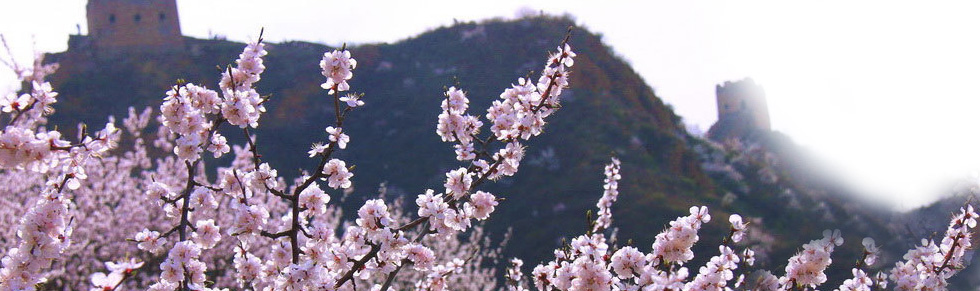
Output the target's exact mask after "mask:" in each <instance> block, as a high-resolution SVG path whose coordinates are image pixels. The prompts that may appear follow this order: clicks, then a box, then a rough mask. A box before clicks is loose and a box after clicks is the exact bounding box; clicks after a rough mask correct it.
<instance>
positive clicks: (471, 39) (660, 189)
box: [46, 16, 948, 286]
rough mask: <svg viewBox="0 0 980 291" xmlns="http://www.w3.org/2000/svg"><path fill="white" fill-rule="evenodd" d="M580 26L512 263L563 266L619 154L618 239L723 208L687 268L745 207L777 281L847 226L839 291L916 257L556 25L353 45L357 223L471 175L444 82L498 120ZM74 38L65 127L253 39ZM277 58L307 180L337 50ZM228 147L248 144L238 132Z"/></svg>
mask: <svg viewBox="0 0 980 291" xmlns="http://www.w3.org/2000/svg"><path fill="white" fill-rule="evenodd" d="M569 27H572V31H573V32H572V37H571V39H570V41H569V43H570V44H571V45H572V46H573V48H574V50H575V51H576V53H577V54H578V57H577V58H576V60H575V66H574V67H572V69H573V71H572V79H571V81H570V82H571V87H570V88H569V89H568V90H567V91H566V93H565V95H564V97H563V98H564V99H563V104H562V105H563V108H562V109H561V110H560V111H558V113H556V115H555V116H553V117H552V119H551V122H550V123H549V125H548V126H547V127H546V132H545V133H544V134H542V135H541V136H540V137H539V138H537V139H534V140H533V141H532V142H530V143H528V144H527V145H526V146H527V153H526V157H525V159H524V161H523V162H522V164H523V165H522V168H521V170H520V172H518V174H517V175H515V176H514V177H510V178H505V179H502V180H500V181H498V182H496V183H491V184H489V185H486V186H485V190H488V191H491V192H493V193H496V195H497V196H498V197H503V198H506V200H505V201H502V202H501V205H500V206H498V212H499V214H497V215H494V216H493V217H492V218H491V219H490V220H489V221H488V222H487V226H488V228H489V229H490V230H491V233H492V235H493V236H494V238H495V239H500V238H501V237H502V236H503V233H505V232H506V231H508V229H512V231H513V237H512V239H511V240H510V243H509V244H508V245H507V247H506V249H505V254H506V255H508V256H518V257H521V258H524V259H525V261H526V262H528V263H529V264H531V265H533V264H536V263H537V262H539V261H542V260H545V259H547V258H549V257H550V256H551V255H552V253H551V250H553V249H554V248H556V247H558V246H559V245H560V244H561V242H562V239H563V238H564V239H569V238H571V237H573V236H575V235H577V234H580V233H584V232H585V230H586V226H587V224H586V212H587V211H588V210H592V209H594V208H595V203H596V200H597V199H598V198H599V197H600V196H601V194H602V167H603V164H604V163H606V162H608V160H609V157H610V156H616V157H618V158H620V159H621V160H622V173H623V174H622V176H623V180H622V181H621V182H620V193H621V194H620V198H619V201H618V202H617V203H616V204H615V205H614V206H613V214H614V221H613V225H614V226H616V227H618V234H617V236H618V238H619V239H620V241H619V243H620V244H621V245H622V244H625V243H627V240H628V239H632V240H633V244H634V245H636V246H637V247H640V248H641V249H649V247H650V244H651V243H652V242H653V240H654V236H655V235H656V234H657V233H659V232H660V231H661V230H663V229H664V227H666V225H667V223H668V222H669V221H671V220H673V219H675V218H676V217H677V216H679V215H685V214H687V211H688V208H689V207H691V206H694V205H706V206H708V207H709V208H710V209H711V215H712V217H713V220H712V222H711V223H709V224H707V225H706V227H705V229H703V231H702V233H701V242H700V243H698V244H697V245H696V247H695V253H698V254H702V253H703V254H702V255H700V256H699V257H700V258H701V259H702V261H695V262H693V263H692V264H691V265H689V267H690V266H698V265H700V264H702V263H703V260H705V259H707V258H708V257H710V256H705V255H704V254H714V253H715V252H717V248H716V246H717V244H718V243H719V242H720V241H721V240H722V238H723V237H724V236H725V235H726V234H727V232H728V223H727V218H728V215H729V214H731V213H739V214H741V215H743V217H745V218H746V219H747V220H749V221H751V226H752V227H751V230H750V233H749V237H748V239H747V242H746V244H747V245H750V246H751V247H752V248H753V249H755V250H756V251H757V252H758V253H759V260H758V261H759V263H760V266H759V267H761V268H765V269H769V270H772V271H773V272H774V273H777V274H781V273H782V272H783V270H782V268H783V267H784V266H785V264H786V259H788V258H789V257H790V256H792V255H793V254H794V253H796V252H797V251H798V250H799V248H800V246H801V245H802V244H804V243H806V242H808V241H810V240H813V239H819V238H821V237H822V235H821V232H822V231H823V230H824V229H841V230H842V232H843V233H844V234H845V245H844V247H842V248H840V249H838V251H837V252H835V254H834V259H835V265H836V266H837V268H832V269H833V270H834V271H837V273H831V274H829V275H830V276H831V278H832V280H831V281H830V282H828V283H827V284H828V285H825V286H836V285H837V284H839V283H840V281H843V279H844V278H846V277H849V276H850V273H849V271H850V270H849V268H842V267H840V264H843V265H847V264H850V263H851V262H853V261H854V260H857V259H859V258H860V255H861V253H860V252H861V244H860V242H861V239H862V238H863V237H865V236H870V237H874V238H875V239H876V240H877V241H878V243H879V244H883V245H884V246H885V249H886V251H887V253H886V254H885V257H884V258H883V261H884V262H888V264H889V265H882V266H879V267H885V268H889V267H890V266H891V265H890V262H893V261H894V260H896V259H898V258H900V256H901V255H902V253H901V252H904V250H906V249H908V247H909V246H910V245H908V244H907V243H908V242H907V241H904V240H898V239H894V238H896V237H897V236H896V231H895V229H896V227H893V226H892V221H890V220H892V218H894V217H895V216H894V214H892V213H890V212H887V211H885V210H879V209H876V208H874V207H870V206H867V205H864V204H862V203H860V202H859V201H857V200H856V199H854V198H851V196H850V194H851V190H849V189H847V188H846V187H844V186H842V185H841V184H839V183H836V182H835V180H833V179H831V178H828V177H826V176H824V175H821V174H817V170H814V166H813V163H811V162H812V160H809V159H810V158H807V157H806V154H805V153H804V152H803V151H802V150H800V149H799V148H798V147H797V146H796V145H795V144H794V143H793V142H792V141H791V140H790V139H789V138H788V137H786V136H784V135H782V134H779V133H776V132H770V131H768V130H767V131H763V132H758V133H754V134H752V135H751V136H745V137H744V138H741V139H740V138H734V139H726V140H721V141H711V140H709V139H706V138H701V137H697V136H692V135H690V134H689V133H688V132H687V131H685V130H684V126H683V125H682V120H681V117H679V116H678V115H677V114H675V113H674V111H673V110H672V109H671V108H670V106H668V105H666V104H664V102H663V100H662V99H661V98H659V97H658V96H657V95H656V94H655V92H654V90H653V89H652V88H651V87H650V85H648V84H647V83H646V81H645V80H643V79H642V78H641V77H640V76H639V75H638V74H637V73H636V72H635V71H634V70H633V69H632V68H631V67H630V65H629V64H628V63H626V62H625V61H624V60H623V59H622V58H621V57H619V56H617V55H616V54H615V53H614V52H613V51H612V50H611V49H610V48H609V47H608V46H607V45H606V44H604V43H603V41H602V36H601V35H597V34H594V33H591V32H589V31H588V30H587V29H585V28H582V27H579V26H577V25H576V23H575V22H574V21H573V20H571V19H569V18H565V17H552V16H538V17H527V18H521V19H517V20H511V21H503V20H488V21H483V22H467V23H458V24H456V25H453V26H451V27H440V28H436V29H433V30H431V31H428V32H425V33H422V34H420V35H418V36H414V37H411V38H408V39H405V40H403V41H399V42H396V43H390V44H388V43H384V44H358V45H350V46H348V49H350V50H351V53H352V55H353V57H354V58H356V59H357V61H358V67H357V69H356V70H355V71H354V78H353V79H352V80H351V81H350V84H351V88H352V90H353V91H354V92H358V93H364V98H363V100H364V101H365V102H366V103H367V104H366V106H365V107H363V109H360V108H359V109H358V110H356V111H354V112H352V114H351V115H350V116H349V118H348V119H347V120H346V122H345V126H344V128H345V130H344V132H345V133H347V134H349V135H350V137H351V143H350V147H348V148H347V149H346V150H343V151H340V152H339V157H340V158H342V159H344V160H346V161H348V163H352V164H354V165H355V166H356V168H355V170H354V171H353V172H354V174H355V176H354V178H353V180H354V185H355V190H354V192H353V194H351V196H349V197H348V198H346V201H345V202H343V203H344V205H345V207H346V210H347V211H348V213H353V210H356V208H354V207H357V206H359V205H361V204H362V203H363V201H365V200H366V199H370V198H373V197H375V195H376V194H377V188H378V186H379V185H381V184H382V183H385V185H386V186H387V188H388V190H387V193H388V195H394V196H405V197H406V199H409V201H414V196H415V195H417V194H420V193H423V192H424V191H425V189H429V188H431V189H436V191H437V192H441V190H439V189H442V184H443V182H444V179H445V176H444V173H445V172H446V171H447V170H449V169H453V168H457V167H459V166H460V164H459V163H458V162H457V161H456V160H455V159H454V157H455V154H454V153H453V149H452V146H451V145H450V144H447V143H443V142H441V141H440V139H439V137H438V136H437V135H436V134H435V128H436V121H437V119H436V116H437V115H438V114H439V112H440V111H441V109H440V108H439V104H440V102H441V100H442V99H443V98H444V97H443V91H444V88H445V87H448V86H458V87H461V88H462V89H464V90H465V91H467V92H468V96H469V97H470V100H471V102H472V104H471V108H472V110H483V108H486V107H488V106H489V105H490V102H491V101H492V100H495V99H496V98H497V96H498V95H499V94H500V92H501V91H502V90H503V89H505V88H507V87H508V86H509V85H510V84H512V83H515V82H517V79H518V78H520V77H523V76H526V75H529V72H531V71H534V70H538V69H539V68H540V67H541V65H542V64H543V61H544V60H545V58H546V56H547V55H546V54H547V52H548V51H549V50H554V48H555V46H557V44H558V43H559V42H560V40H561V39H562V37H564V35H565V33H566V31H567V30H568V28H569ZM76 41H79V43H77V44H76V45H74V46H72V47H71V48H70V49H69V50H68V51H67V52H62V53H56V54H50V55H48V56H47V59H46V61H48V62H58V63H60V64H61V68H60V70H59V71H58V72H57V73H55V74H54V75H52V76H51V78H50V81H51V82H52V84H53V86H54V87H55V90H57V91H59V92H60V93H61V95H60V97H61V98H60V99H59V102H58V103H57V104H56V105H55V108H56V110H57V111H58V113H57V114H55V115H54V116H53V117H52V119H51V123H52V125H57V126H59V127H61V128H69V129H73V128H75V123H77V122H85V123H88V124H101V123H103V122H105V119H106V116H108V115H114V116H116V117H122V116H125V115H126V112H127V108H128V107H130V106H134V107H136V108H142V107H145V106H150V107H153V108H154V110H158V108H159V104H160V102H161V100H162V98H163V96H164V93H165V92H166V91H167V90H168V89H169V88H171V87H172V86H173V85H174V84H175V83H176V82H177V80H178V79H181V80H184V81H187V82H191V83H195V84H201V85H205V86H207V87H209V88H215V87H217V82H218V79H219V77H220V73H221V70H222V69H223V68H224V67H223V66H224V65H226V64H229V63H231V62H233V60H234V59H235V57H236V56H237V55H238V53H239V52H240V51H241V48H242V47H243V46H244V44H241V43H235V42H230V41H224V40H203V39H193V38H185V39H184V41H183V42H182V44H181V47H175V48H169V49H165V50H159V51H153V52H132V51H129V52H106V51H99V50H98V49H96V48H92V47H86V46H85V45H84V44H83V43H84V41H81V40H80V39H78V38H76ZM267 49H268V51H269V55H268V57H267V58H266V63H265V64H266V66H267V70H266V71H265V73H264V74H263V75H262V80H261V81H260V82H258V83H257V84H256V86H257V90H258V92H259V93H260V94H268V95H271V96H272V98H271V99H270V101H268V102H267V103H266V108H267V109H268V110H269V112H268V113H267V114H265V115H263V117H262V118H261V119H260V121H259V128H258V130H255V131H254V134H256V135H257V137H258V140H257V143H258V147H259V151H260V153H262V155H263V157H262V158H263V160H265V161H268V162H269V163H270V164H271V165H272V166H274V167H275V168H277V169H279V174H280V175H283V176H286V177H296V176H298V175H299V174H300V173H301V169H310V168H312V167H313V166H315V163H316V161H314V160H311V159H308V158H307V155H306V152H307V151H308V150H309V148H310V145H311V144H313V143H314V142H318V141H323V140H326V133H325V132H324V128H325V127H326V126H328V125H330V124H331V122H332V118H333V117H332V116H333V110H334V108H333V103H332V102H328V101H329V99H328V96H327V94H326V91H325V90H323V89H321V88H320V84H321V83H322V82H323V77H322V75H321V74H320V68H319V66H318V62H319V60H320V58H321V56H322V54H323V53H324V52H326V51H329V50H332V49H334V48H333V47H329V46H326V45H321V44H315V43H307V42H284V43H275V44H269V45H268V46H267ZM476 112H480V111H476ZM481 115H482V114H481ZM69 132H71V130H69ZM229 141H230V142H238V143H241V142H242V141H243V140H242V139H241V135H238V136H235V135H229ZM228 162H229V159H228V158H225V159H221V160H218V161H214V162H210V164H211V165H221V164H227V163H228ZM332 194H337V193H332ZM335 201H339V199H337V200H335ZM941 218H942V219H948V215H944V216H941ZM947 221H948V220H947ZM942 229H943V226H940V228H938V229H936V231H941V230H942Z"/></svg>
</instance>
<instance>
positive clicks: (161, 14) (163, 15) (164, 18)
mask: <svg viewBox="0 0 980 291" xmlns="http://www.w3.org/2000/svg"><path fill="white" fill-rule="evenodd" d="M166 19H167V15H166V14H163V12H160V21H164V20H166Z"/></svg>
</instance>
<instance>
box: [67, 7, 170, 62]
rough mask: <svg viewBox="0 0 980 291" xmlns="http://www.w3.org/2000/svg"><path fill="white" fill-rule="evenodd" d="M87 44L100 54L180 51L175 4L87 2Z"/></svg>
mask: <svg viewBox="0 0 980 291" xmlns="http://www.w3.org/2000/svg"><path fill="white" fill-rule="evenodd" d="M85 8H86V12H87V14H88V31H89V40H90V41H91V45H93V46H94V47H95V48H97V49H98V50H102V51H134V50H137V51H158V50H170V49H177V48H182V45H183V43H184V39H183V37H182V36H181V34H180V21H178V18H177V1H176V0H89V1H88V5H86V7H85Z"/></svg>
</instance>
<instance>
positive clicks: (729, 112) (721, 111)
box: [708, 78, 771, 140]
mask: <svg viewBox="0 0 980 291" xmlns="http://www.w3.org/2000/svg"><path fill="white" fill-rule="evenodd" d="M715 98H717V101H718V122H716V123H715V124H714V125H712V126H711V129H710V130H709V131H708V136H709V137H711V138H714V139H716V140H721V139H727V138H733V137H747V136H749V135H751V134H752V133H755V132H760V131H761V132H768V131H770V130H771V126H770V124H769V106H768V105H767V104H766V92H765V90H763V89H762V86H759V85H758V84H756V83H755V81H753V80H752V79H751V78H746V79H744V80H741V81H736V82H731V81H726V82H725V83H724V84H721V85H716V86H715Z"/></svg>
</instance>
